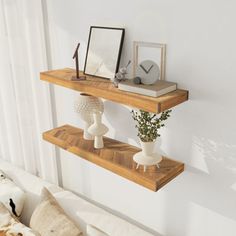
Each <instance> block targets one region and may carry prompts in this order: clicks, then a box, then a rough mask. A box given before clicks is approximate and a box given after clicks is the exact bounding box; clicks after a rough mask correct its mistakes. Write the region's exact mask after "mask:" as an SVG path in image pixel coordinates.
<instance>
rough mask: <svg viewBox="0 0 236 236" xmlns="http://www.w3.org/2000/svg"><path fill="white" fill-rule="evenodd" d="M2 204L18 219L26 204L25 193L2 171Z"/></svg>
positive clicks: (0, 176) (0, 187) (0, 200)
mask: <svg viewBox="0 0 236 236" xmlns="http://www.w3.org/2000/svg"><path fill="white" fill-rule="evenodd" d="M0 202H2V203H3V204H4V205H5V206H6V207H7V209H8V210H9V211H10V212H11V213H12V214H13V215H15V216H16V217H20V215H21V212H22V210H23V206H24V202H25V193H24V191H23V190H22V189H20V188H19V187H18V186H17V185H16V184H15V183H14V182H13V181H11V180H10V179H9V178H7V176H6V174H5V173H4V172H3V171H1V170H0Z"/></svg>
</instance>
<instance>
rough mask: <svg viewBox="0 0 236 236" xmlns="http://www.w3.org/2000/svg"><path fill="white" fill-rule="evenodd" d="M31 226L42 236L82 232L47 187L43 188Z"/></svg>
mask: <svg viewBox="0 0 236 236" xmlns="http://www.w3.org/2000/svg"><path fill="white" fill-rule="evenodd" d="M30 227H31V228H32V229H34V230H36V231H38V232H39V233H40V234H41V236H79V235H81V233H82V231H81V230H80V229H79V227H77V226H76V225H75V223H74V222H73V221H72V220H71V219H70V218H69V217H68V216H67V215H66V213H65V212H64V210H63V209H62V208H61V207H60V205H59V204H58V203H57V201H56V199H55V198H54V197H53V196H52V194H51V193H50V192H49V191H48V190H47V189H46V188H43V190H42V194H41V202H40V203H39V205H38V206H37V207H36V209H35V211H34V213H33V215H32V217H31V220H30Z"/></svg>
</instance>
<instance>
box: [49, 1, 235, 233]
mask: <svg viewBox="0 0 236 236" xmlns="http://www.w3.org/2000/svg"><path fill="white" fill-rule="evenodd" d="M235 8H236V3H235V1H233V0H226V1H225V0H198V1H194V0H178V1H174V0H130V1H125V0H119V1H114V0H113V1H112V0H100V1H95V0H94V1H91V0H90V1H89V0H86V1H85V0H68V1H65V0H51V1H48V11H49V22H50V33H51V47H52V57H53V67H54V68H63V67H68V66H69V67H71V66H73V61H72V59H71V56H72V54H73V50H74V48H75V46H76V44H77V42H78V41H80V42H81V43H82V47H81V50H80V56H81V60H82V61H83V60H84V55H85V50H86V44H87V38H88V32H89V27H90V25H103V26H119V27H125V28H126V36H125V46H124V50H123V58H122V61H123V64H124V63H126V62H127V60H128V59H130V58H132V54H131V48H132V41H134V40H143V41H151V42H161V43H167V45H168V53H167V78H168V80H170V81H176V82H177V83H178V84H179V87H181V88H185V89H188V90H190V101H188V102H186V103H184V104H182V105H180V106H177V107H176V108H175V109H173V113H172V117H171V118H170V120H169V121H168V125H167V128H165V129H164V130H162V140H161V150H162V151H163V152H164V153H165V154H166V155H167V156H169V157H171V158H174V159H176V160H180V161H183V162H185V163H186V166H187V168H186V171H185V172H184V173H183V174H182V175H180V176H179V177H177V178H176V179H175V180H174V181H172V182H171V183H169V184H168V185H166V186H165V187H164V188H162V189H161V190H160V191H159V192H156V193H155V192H151V191H149V190H147V189H145V188H143V187H141V186H138V185H136V184H134V183H132V182H129V181H128V180H126V179H123V178H121V177H119V176H116V175H114V174H112V173H110V172H108V171H106V170H104V169H101V168H99V167H97V166H94V165H93V164H90V163H87V162H85V161H83V160H80V159H79V158H77V157H76V156H74V155H70V154H68V153H66V152H65V151H61V165H62V179H63V185H64V187H66V188H68V189H71V190H73V191H75V192H77V193H79V194H82V195H84V196H86V197H88V198H90V199H92V200H94V201H97V202H98V203H100V204H103V205H106V206H107V207H109V208H112V209H114V210H115V211H117V212H120V213H122V214H124V215H126V216H128V217H130V218H133V219H134V220H135V221H137V222H139V223H141V224H143V225H145V226H147V227H148V228H150V229H152V230H154V231H156V232H159V233H160V234H163V235H168V236H199V235H201V236H209V235H214V236H222V235H227V236H235V235H236V122H235V120H236V111H235V101H236V93H235V86H236V82H235V74H236V73H235V69H234V68H235V62H236V44H235V42H236V30H235V22H236V14H235ZM76 95H77V93H76V92H73V91H71V90H68V89H64V88H60V87H56V88H55V96H56V109H57V119H58V124H59V125H62V124H65V123H70V124H74V125H77V126H78V127H82V123H81V121H80V120H79V119H78V118H77V116H76V114H75V113H74V111H73V102H74V99H75V98H76ZM105 109H106V112H105V120H106V124H107V125H109V127H110V132H109V136H110V137H115V138H117V139H119V140H122V141H127V142H129V143H132V144H135V143H136V144H137V138H136V131H135V129H134V127H133V126H132V124H133V122H132V119H131V117H130V114H129V110H128V109H127V108H126V107H123V106H121V105H118V104H114V103H111V102H105Z"/></svg>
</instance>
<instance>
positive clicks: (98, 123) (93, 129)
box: [88, 112, 108, 149]
mask: <svg viewBox="0 0 236 236" xmlns="http://www.w3.org/2000/svg"><path fill="white" fill-rule="evenodd" d="M93 117H94V124H93V125H91V126H90V127H89V128H88V132H89V133H90V134H91V135H92V136H94V147H95V148H98V149H99V148H103V147H104V143H103V135H104V134H106V133H107V131H108V128H107V127H106V126H105V125H104V124H102V113H101V112H95V113H94V114H93Z"/></svg>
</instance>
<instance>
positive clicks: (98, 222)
mask: <svg viewBox="0 0 236 236" xmlns="http://www.w3.org/2000/svg"><path fill="white" fill-rule="evenodd" d="M0 169H1V170H3V171H4V172H5V173H6V174H7V175H8V176H9V177H10V178H11V179H12V180H13V181H14V182H15V183H16V184H17V185H18V186H19V187H21V188H22V189H23V190H24V191H25V192H26V194H27V200H26V203H25V206H24V210H23V213H22V222H23V223H24V224H26V225H29V221H30V217H31V215H32V212H33V210H34V209H35V207H36V205H37V203H38V201H39V199H40V193H41V189H42V187H43V186H45V187H47V188H48V189H49V190H50V191H51V192H52V193H53V195H54V196H55V197H56V199H57V200H58V202H59V204H60V205H61V206H62V207H63V209H64V210H65V211H66V213H67V214H68V215H69V216H70V217H71V218H72V219H73V220H74V221H75V222H76V223H77V224H78V225H79V226H80V227H81V229H82V231H83V232H84V235H86V234H85V229H86V225H87V224H92V225H94V226H96V227H98V228H99V229H101V230H103V231H104V232H105V233H107V234H108V235H111V236H153V234H150V233H147V232H145V231H144V230H142V229H140V228H138V227H137V226H135V225H132V224H130V223H128V222H127V221H125V220H123V219H120V218H118V217H116V216H114V215H112V214H110V213H108V212H107V211H105V210H103V209H101V208H99V207H97V206H95V205H93V204H91V203H89V202H87V201H85V200H84V199H82V198H80V197H78V196H77V195H75V194H73V193H71V192H69V191H65V190H63V189H62V188H60V187H58V186H56V185H53V184H50V183H48V182H46V181H43V180H42V179H40V178H38V177H36V176H33V175H31V174H29V173H27V172H25V171H23V170H21V169H19V168H17V167H14V166H13V165H11V164H9V163H7V162H4V161H2V160H0ZM0 191H1V190H0Z"/></svg>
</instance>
